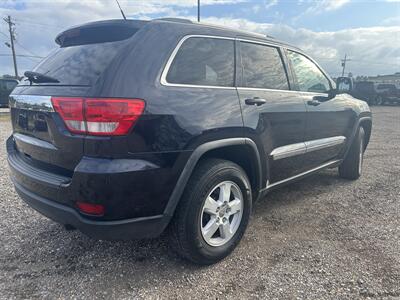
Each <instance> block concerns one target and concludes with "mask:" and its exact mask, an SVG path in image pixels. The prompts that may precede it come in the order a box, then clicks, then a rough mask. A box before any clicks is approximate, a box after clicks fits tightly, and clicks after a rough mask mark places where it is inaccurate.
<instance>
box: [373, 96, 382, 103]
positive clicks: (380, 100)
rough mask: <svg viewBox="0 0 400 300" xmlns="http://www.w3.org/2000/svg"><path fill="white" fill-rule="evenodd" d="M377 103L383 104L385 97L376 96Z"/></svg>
mask: <svg viewBox="0 0 400 300" xmlns="http://www.w3.org/2000/svg"><path fill="white" fill-rule="evenodd" d="M375 103H376V105H383V99H382V97H381V96H376V98H375Z"/></svg>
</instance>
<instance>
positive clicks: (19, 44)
mask: <svg viewBox="0 0 400 300" xmlns="http://www.w3.org/2000/svg"><path fill="white" fill-rule="evenodd" d="M15 43H16V44H17V45H18V46H20V47H21V48H22V49H24V50H25V51H26V52H29V53H30V54H32V55H33V56H40V55H38V54H36V53H33V52H32V51H31V50H28V49H26V48H25V47H24V46H22V45H21V43H19V42H18V41H17V40H15Z"/></svg>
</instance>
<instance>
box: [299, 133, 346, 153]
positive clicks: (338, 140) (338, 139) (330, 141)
mask: <svg viewBox="0 0 400 300" xmlns="http://www.w3.org/2000/svg"><path fill="white" fill-rule="evenodd" d="M345 141H346V137H345V136H334V137H329V138H324V139H319V140H313V141H308V142H305V144H306V147H307V153H309V152H312V151H318V150H321V149H324V148H329V147H333V146H336V145H341V144H344V142H345Z"/></svg>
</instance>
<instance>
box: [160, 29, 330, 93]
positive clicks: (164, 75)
mask: <svg viewBox="0 0 400 300" xmlns="http://www.w3.org/2000/svg"><path fill="white" fill-rule="evenodd" d="M193 37H194V38H196V37H200V38H212V39H221V40H232V41H241V42H246V43H255V44H261V45H266V46H272V47H279V48H281V47H284V48H287V49H290V50H291V49H292V48H290V47H288V46H282V45H281V44H279V43H274V42H270V41H265V42H263V41H259V40H249V39H244V38H232V37H225V36H216V35H202V34H191V35H186V36H184V37H183V38H182V39H181V40H180V41H179V42H178V44H177V45H176V46H175V48H174V50H173V51H172V53H171V55H170V57H169V58H168V60H167V63H166V64H165V67H164V69H163V71H162V73H161V78H160V83H161V85H163V86H174V87H190V88H205V89H225V90H234V89H237V90H248V91H276V92H289V93H300V94H307V95H326V93H316V92H304V91H295V90H277V89H264V88H248V87H235V86H216V85H196V84H181V83H169V82H168V81H167V75H168V72H169V69H170V67H171V65H172V62H173V61H174V59H175V56H176V54H177V53H178V51H179V49H180V48H181V46H182V44H183V43H184V42H185V41H186V40H187V39H189V38H193ZM295 51H297V52H299V53H300V54H302V55H304V56H306V57H307V58H309V59H311V58H310V57H308V56H307V55H306V54H304V53H302V52H301V51H299V50H298V49H296V50H295ZM311 60H312V59H311ZM313 62H314V63H315V61H313Z"/></svg>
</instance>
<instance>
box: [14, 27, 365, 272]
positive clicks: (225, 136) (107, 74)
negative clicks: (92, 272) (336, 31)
mask: <svg viewBox="0 0 400 300" xmlns="http://www.w3.org/2000/svg"><path fill="white" fill-rule="evenodd" d="M56 42H57V43H58V44H59V46H60V47H59V48H58V49H57V50H56V51H55V52H53V53H51V54H50V55H49V56H48V57H47V58H46V59H45V60H43V61H42V62H41V63H40V64H39V65H38V66H37V67H36V68H35V70H34V71H33V72H26V77H27V79H28V81H23V83H21V84H20V85H19V86H18V87H17V88H16V89H15V90H14V92H13V94H12V95H11V96H10V104H11V106H12V109H11V118H12V125H13V135H12V136H11V137H10V138H9V139H8V141H7V151H8V162H9V165H10V168H11V176H12V180H13V182H14V185H15V188H16V190H17V192H18V193H19V195H20V196H21V198H22V199H23V200H25V201H26V202H27V203H28V204H29V205H30V206H32V207H33V208H34V209H36V210H38V211H39V212H41V213H42V214H44V215H45V216H47V217H49V218H51V219H53V220H54V221H56V222H59V223H61V224H64V225H66V226H67V227H69V228H77V229H79V230H80V231H82V232H84V233H86V234H87V235H89V236H91V237H94V238H98V239H131V238H149V237H155V236H158V235H160V234H161V233H162V232H163V231H164V230H165V229H166V228H167V227H168V230H169V231H170V235H169V236H170V237H171V241H172V242H173V243H174V245H175V249H176V250H177V251H178V252H179V253H180V254H182V255H183V256H184V257H186V258H188V259H190V260H191V261H193V262H195V263H200V264H211V263H214V262H216V261H218V260H220V259H222V258H224V257H225V256H227V255H228V254H229V253H230V252H231V251H232V250H233V249H234V248H235V247H236V245H237V244H238V243H239V241H240V239H241V238H242V236H243V234H244V232H245V229H246V227H247V224H248V221H249V218H250V213H251V209H252V203H254V201H256V200H257V199H259V198H261V197H263V196H264V195H265V194H266V193H267V192H269V191H271V190H273V189H274V188H276V187H278V186H281V185H283V184H286V183H289V182H292V181H294V180H298V179H300V178H302V177H304V176H307V175H310V174H312V173H314V172H316V171H318V170H321V169H323V168H328V167H329V168H333V167H339V174H340V176H341V177H344V178H349V179H357V178H358V177H359V176H360V174H361V166H362V161H363V153H364V150H365V148H366V147H367V144H368V141H369V137H370V133H371V125H372V122H371V113H370V110H369V107H368V105H367V104H366V103H365V102H364V101H360V100H356V99H354V98H353V97H351V96H349V95H347V94H344V93H339V91H337V89H336V88H335V83H334V82H333V81H332V80H331V78H330V77H329V76H328V75H327V74H326V73H325V72H324V71H323V70H322V69H321V68H320V67H319V66H318V64H316V63H315V62H314V61H313V60H312V59H311V58H310V57H309V56H307V55H306V54H304V53H303V52H302V51H301V50H299V49H297V48H295V47H292V46H290V45H287V44H284V43H282V42H279V41H277V40H274V39H271V38H267V37H265V36H262V35H258V34H250V33H246V32H242V31H235V30H230V29H224V28H220V27H215V26H207V25H202V24H197V23H196V24H194V23H191V22H189V21H180V20H171V19H168V20H162V19H161V20H153V21H134V20H129V21H124V20H112V21H102V22H95V23H89V24H86V25H82V26H79V27H75V28H72V29H69V30H67V31H65V32H63V33H61V34H60V35H58V36H57V38H56Z"/></svg>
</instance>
